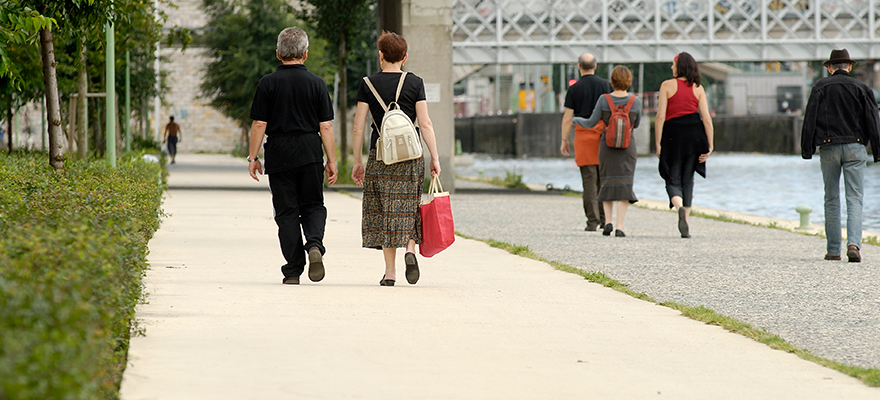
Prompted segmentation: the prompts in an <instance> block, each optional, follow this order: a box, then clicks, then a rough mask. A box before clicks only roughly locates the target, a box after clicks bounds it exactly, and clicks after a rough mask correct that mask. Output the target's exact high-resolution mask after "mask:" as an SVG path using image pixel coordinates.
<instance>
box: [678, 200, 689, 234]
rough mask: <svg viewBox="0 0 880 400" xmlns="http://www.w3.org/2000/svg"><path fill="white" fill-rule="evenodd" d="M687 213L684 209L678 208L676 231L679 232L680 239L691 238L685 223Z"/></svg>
mask: <svg viewBox="0 0 880 400" xmlns="http://www.w3.org/2000/svg"><path fill="white" fill-rule="evenodd" d="M686 216H687V212H686V211H685V210H684V207H679V208H678V231H679V232H681V237H683V238H689V237H691V235H690V232H689V231H688V222H687V218H686Z"/></svg>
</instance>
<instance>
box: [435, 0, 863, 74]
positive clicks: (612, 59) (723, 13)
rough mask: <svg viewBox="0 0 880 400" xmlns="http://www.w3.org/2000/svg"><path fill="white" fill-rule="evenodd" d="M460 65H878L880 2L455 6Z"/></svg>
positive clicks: (714, 0) (694, 0)
mask: <svg viewBox="0 0 880 400" xmlns="http://www.w3.org/2000/svg"><path fill="white" fill-rule="evenodd" d="M452 14H453V15H452V20H453V26H452V40H453V45H452V48H453V64H456V65H462V66H463V65H475V64H477V65H486V64H556V63H573V62H574V61H575V60H577V57H578V56H579V55H580V54H583V53H586V52H589V53H593V54H595V55H596V56H597V57H598V58H599V59H600V60H601V62H608V63H651V62H666V61H670V62H671V60H672V57H673V56H674V55H675V54H678V53H679V52H682V51H687V52H689V53H691V54H692V55H693V56H694V57H695V58H696V59H697V61H700V62H707V61H708V62H713V61H718V62H723V61H767V62H769V61H809V60H826V59H828V55H829V54H830V52H831V50H832V49H840V48H846V49H847V50H848V51H849V53H850V56H851V57H852V58H853V59H855V60H867V59H878V58H880V0H453V7H452Z"/></svg>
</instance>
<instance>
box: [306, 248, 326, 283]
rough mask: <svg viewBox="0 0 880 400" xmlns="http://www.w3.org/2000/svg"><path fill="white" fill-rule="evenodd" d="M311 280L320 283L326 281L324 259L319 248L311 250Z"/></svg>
mask: <svg viewBox="0 0 880 400" xmlns="http://www.w3.org/2000/svg"><path fill="white" fill-rule="evenodd" d="M309 279H310V280H311V281H312V282H320V281H321V279H324V259H323V258H322V256H321V250H320V249H318V248H317V247H312V248H310V249H309Z"/></svg>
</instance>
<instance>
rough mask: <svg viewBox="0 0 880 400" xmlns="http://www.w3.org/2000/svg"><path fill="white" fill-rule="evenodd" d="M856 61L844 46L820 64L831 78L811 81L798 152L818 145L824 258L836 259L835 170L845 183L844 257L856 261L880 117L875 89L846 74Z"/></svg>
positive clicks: (879, 155) (879, 147)
mask: <svg viewBox="0 0 880 400" xmlns="http://www.w3.org/2000/svg"><path fill="white" fill-rule="evenodd" d="M855 63H856V62H855V61H853V60H850V58H849V52H848V51H846V49H843V50H832V51H831V57H830V58H829V60H828V61H825V64H824V65H825V67H826V68H828V73H830V74H831V76H829V77H826V78H822V79H819V80H818V81H816V83H815V84H813V90H812V92H811V93H810V100H809V101H808V102H807V110H806V112H805V113H804V126H803V129H802V131H801V153H802V156H803V158H805V159H810V158H812V157H813V154H814V153H815V151H816V147H818V148H819V155H820V161H821V163H820V166H821V168H822V179H823V180H824V183H825V238H826V248H827V253H825V259H826V260H840V243H841V240H842V238H841V232H840V173H841V171H842V172H843V178H844V186H845V187H846V244H847V249H846V257H847V259H848V260H849V262H861V261H862V256H861V254H860V253H859V249H861V245H862V200H863V197H864V190H863V188H864V184H863V180H864V176H865V166H866V164H867V161H868V149H867V146H868V142H871V147H872V149H873V152H874V162H880V143H878V141H880V115H878V112H877V101H876V100H875V99H874V91H872V90H871V88H870V87H869V86H868V85H866V84H865V83H864V82H862V81H860V80H858V79H856V78H853V77H852V76H851V75H850V74H849V73H850V71H852V66H853V64H855Z"/></svg>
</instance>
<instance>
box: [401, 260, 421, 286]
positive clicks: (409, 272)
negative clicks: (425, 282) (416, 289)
mask: <svg viewBox="0 0 880 400" xmlns="http://www.w3.org/2000/svg"><path fill="white" fill-rule="evenodd" d="M403 262H404V263H405V264H406V281H407V282H409V284H410V285H415V284H416V282H418V281H419V262H418V261H417V260H416V255H415V253H406V254H404V255H403Z"/></svg>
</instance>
